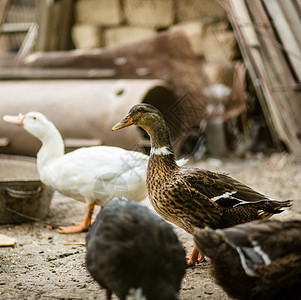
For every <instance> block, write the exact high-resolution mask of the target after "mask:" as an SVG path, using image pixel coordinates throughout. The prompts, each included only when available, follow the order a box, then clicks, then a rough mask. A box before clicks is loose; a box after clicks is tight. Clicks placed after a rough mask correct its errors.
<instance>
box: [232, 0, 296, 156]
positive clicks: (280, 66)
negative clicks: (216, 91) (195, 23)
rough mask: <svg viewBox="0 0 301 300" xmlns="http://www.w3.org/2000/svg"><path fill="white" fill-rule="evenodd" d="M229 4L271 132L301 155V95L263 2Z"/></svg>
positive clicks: (236, 1)
mask: <svg viewBox="0 0 301 300" xmlns="http://www.w3.org/2000/svg"><path fill="white" fill-rule="evenodd" d="M227 3H228V11H229V17H230V20H231V23H232V24H233V28H234V31H235V32H236V35H237V39H238V42H239V45H240V47H241V49H242V55H243V57H244V61H245V62H246V65H247V67H248V70H249V73H250V75H251V78H252V81H253V84H254V87H255V89H256V92H257V95H258V98H259V101H260V103H261V106H262V108H263V111H264V115H265V118H266V120H267V121H268V125H269V127H270V130H271V132H276V133H277V136H278V138H279V140H280V141H282V142H284V143H285V144H286V146H287V147H288V149H289V150H290V151H291V152H292V153H294V154H296V155H298V156H301V139H300V137H301V123H300V120H301V94H300V91H298V90H296V87H297V82H296V79H295V77H294V74H293V70H292V69H291V67H290V63H289V62H288V61H287V58H286V56H285V55H284V54H283V51H282V50H283V49H282V47H281V44H280V42H279V40H277V35H276V34H275V32H274V28H273V27H272V25H271V24H270V19H269V16H268V15H267V11H266V8H265V6H264V5H263V4H262V2H261V1H260V0H253V1H245V0H228V2H227ZM246 24H247V25H246ZM245 26H247V27H248V29H247V30H246V28H245ZM254 34H255V36H256V38H255V37H254ZM256 39H257V40H256ZM249 40H251V41H253V43H252V44H251V43H250V42H249ZM254 45H255V47H254Z"/></svg>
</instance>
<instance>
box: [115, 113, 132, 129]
mask: <svg viewBox="0 0 301 300" xmlns="http://www.w3.org/2000/svg"><path fill="white" fill-rule="evenodd" d="M133 124H134V122H133V120H132V118H131V117H130V116H129V115H127V116H126V117H125V118H124V119H123V120H122V121H120V122H119V123H117V124H116V125H115V126H113V127H112V131H115V130H119V129H121V128H125V127H129V126H131V125H133Z"/></svg>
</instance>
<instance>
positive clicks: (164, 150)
mask: <svg viewBox="0 0 301 300" xmlns="http://www.w3.org/2000/svg"><path fill="white" fill-rule="evenodd" d="M150 154H151V155H152V154H155V155H170V154H173V153H172V152H171V151H170V150H169V149H168V148H167V147H166V146H163V147H160V148H152V149H151V151H150Z"/></svg>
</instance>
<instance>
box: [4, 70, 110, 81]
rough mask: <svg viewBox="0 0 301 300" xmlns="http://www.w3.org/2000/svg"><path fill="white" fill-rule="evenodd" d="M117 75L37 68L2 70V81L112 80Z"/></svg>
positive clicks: (94, 71)
mask: <svg viewBox="0 0 301 300" xmlns="http://www.w3.org/2000/svg"><path fill="white" fill-rule="evenodd" d="M115 75H116V71H115V70H114V69H95V70H85V69H71V68H70V69H68V68H63V69H47V68H46V69H45V68H44V69H37V68H36V69H35V68H32V69H30V68H0V79H2V80H5V79H6V80H11V79H66V78H69V79H81V78H83V79H85V78H90V79H91V78H93V79H95V78H112V77H114V76H115Z"/></svg>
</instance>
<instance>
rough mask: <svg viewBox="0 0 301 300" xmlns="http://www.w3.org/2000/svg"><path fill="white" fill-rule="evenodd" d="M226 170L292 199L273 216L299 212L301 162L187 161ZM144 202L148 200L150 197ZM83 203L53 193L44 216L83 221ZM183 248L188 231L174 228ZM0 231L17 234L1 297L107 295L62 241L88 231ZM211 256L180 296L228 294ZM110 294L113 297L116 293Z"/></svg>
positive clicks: (5, 255) (0, 252)
mask: <svg viewBox="0 0 301 300" xmlns="http://www.w3.org/2000/svg"><path fill="white" fill-rule="evenodd" d="M190 164H192V165H195V166H198V167H201V168H207V169H210V170H215V171H220V172H226V173H229V174H230V175H231V176H233V177H234V178H236V179H238V180H240V181H242V182H245V183H247V184H248V185H250V186H251V187H253V188H255V189H257V190H258V191H260V192H262V193H265V194H267V195H269V196H270V197H274V198H276V199H294V205H293V206H292V207H291V208H289V209H288V210H287V211H285V212H284V213H282V214H280V215H278V216H275V217H274V218H277V219H282V220H285V219H293V218H298V219H300V218H301V196H300V194H301V186H300V183H301V162H300V161H299V162H298V161H296V160H294V159H293V158H292V157H290V156H287V155H283V154H275V155H273V156H272V157H261V158H252V159H244V160H241V159H230V160H217V159H212V158H209V159H206V160H205V161H201V162H196V163H190ZM143 204H145V205H147V206H150V204H149V203H148V200H147V199H146V200H144V201H143ZM85 209H86V208H85V205H84V204H82V203H79V202H76V201H74V200H73V199H70V198H66V197H64V196H61V195H60V194H58V193H55V195H54V197H53V200H52V202H51V207H50V213H49V216H48V217H47V219H46V221H47V222H49V223H54V224H65V225H67V224H71V223H72V222H73V221H81V219H82V218H83V216H84V213H85ZM175 230H176V232H177V234H178V235H179V238H180V240H181V241H182V242H183V244H184V246H185V249H186V251H187V252H190V251H191V250H192V248H193V242H192V238H191V236H189V235H188V234H186V233H185V232H184V231H182V230H181V229H179V228H175ZM0 234H5V235H8V236H10V237H13V238H15V239H16V245H15V247H2V248H0V299H105V292H104V290H102V289H101V288H100V287H99V286H98V284H97V283H96V282H94V281H93V279H92V278H91V276H90V275H89V274H88V272H87V270H86V268H85V247H83V246H79V245H72V246H66V245H64V244H65V243H70V242H84V241H85V236H86V233H80V234H71V235H61V234H59V233H58V232H56V231H55V230H49V229H47V228H46V226H45V224H43V223H38V222H31V223H24V224H20V225H1V226H0ZM210 268H211V267H210V261H209V259H207V261H206V262H205V263H202V264H200V265H197V266H195V267H193V268H190V269H187V272H186V275H185V277H184V279H183V282H182V288H181V293H180V299H181V300H194V299H230V298H229V297H228V296H227V295H226V294H225V293H224V292H223V290H222V289H221V288H220V287H219V286H218V285H217V284H215V282H214V278H213V277H211V275H210ZM113 299H117V298H116V297H115V296H114V297H113Z"/></svg>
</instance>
